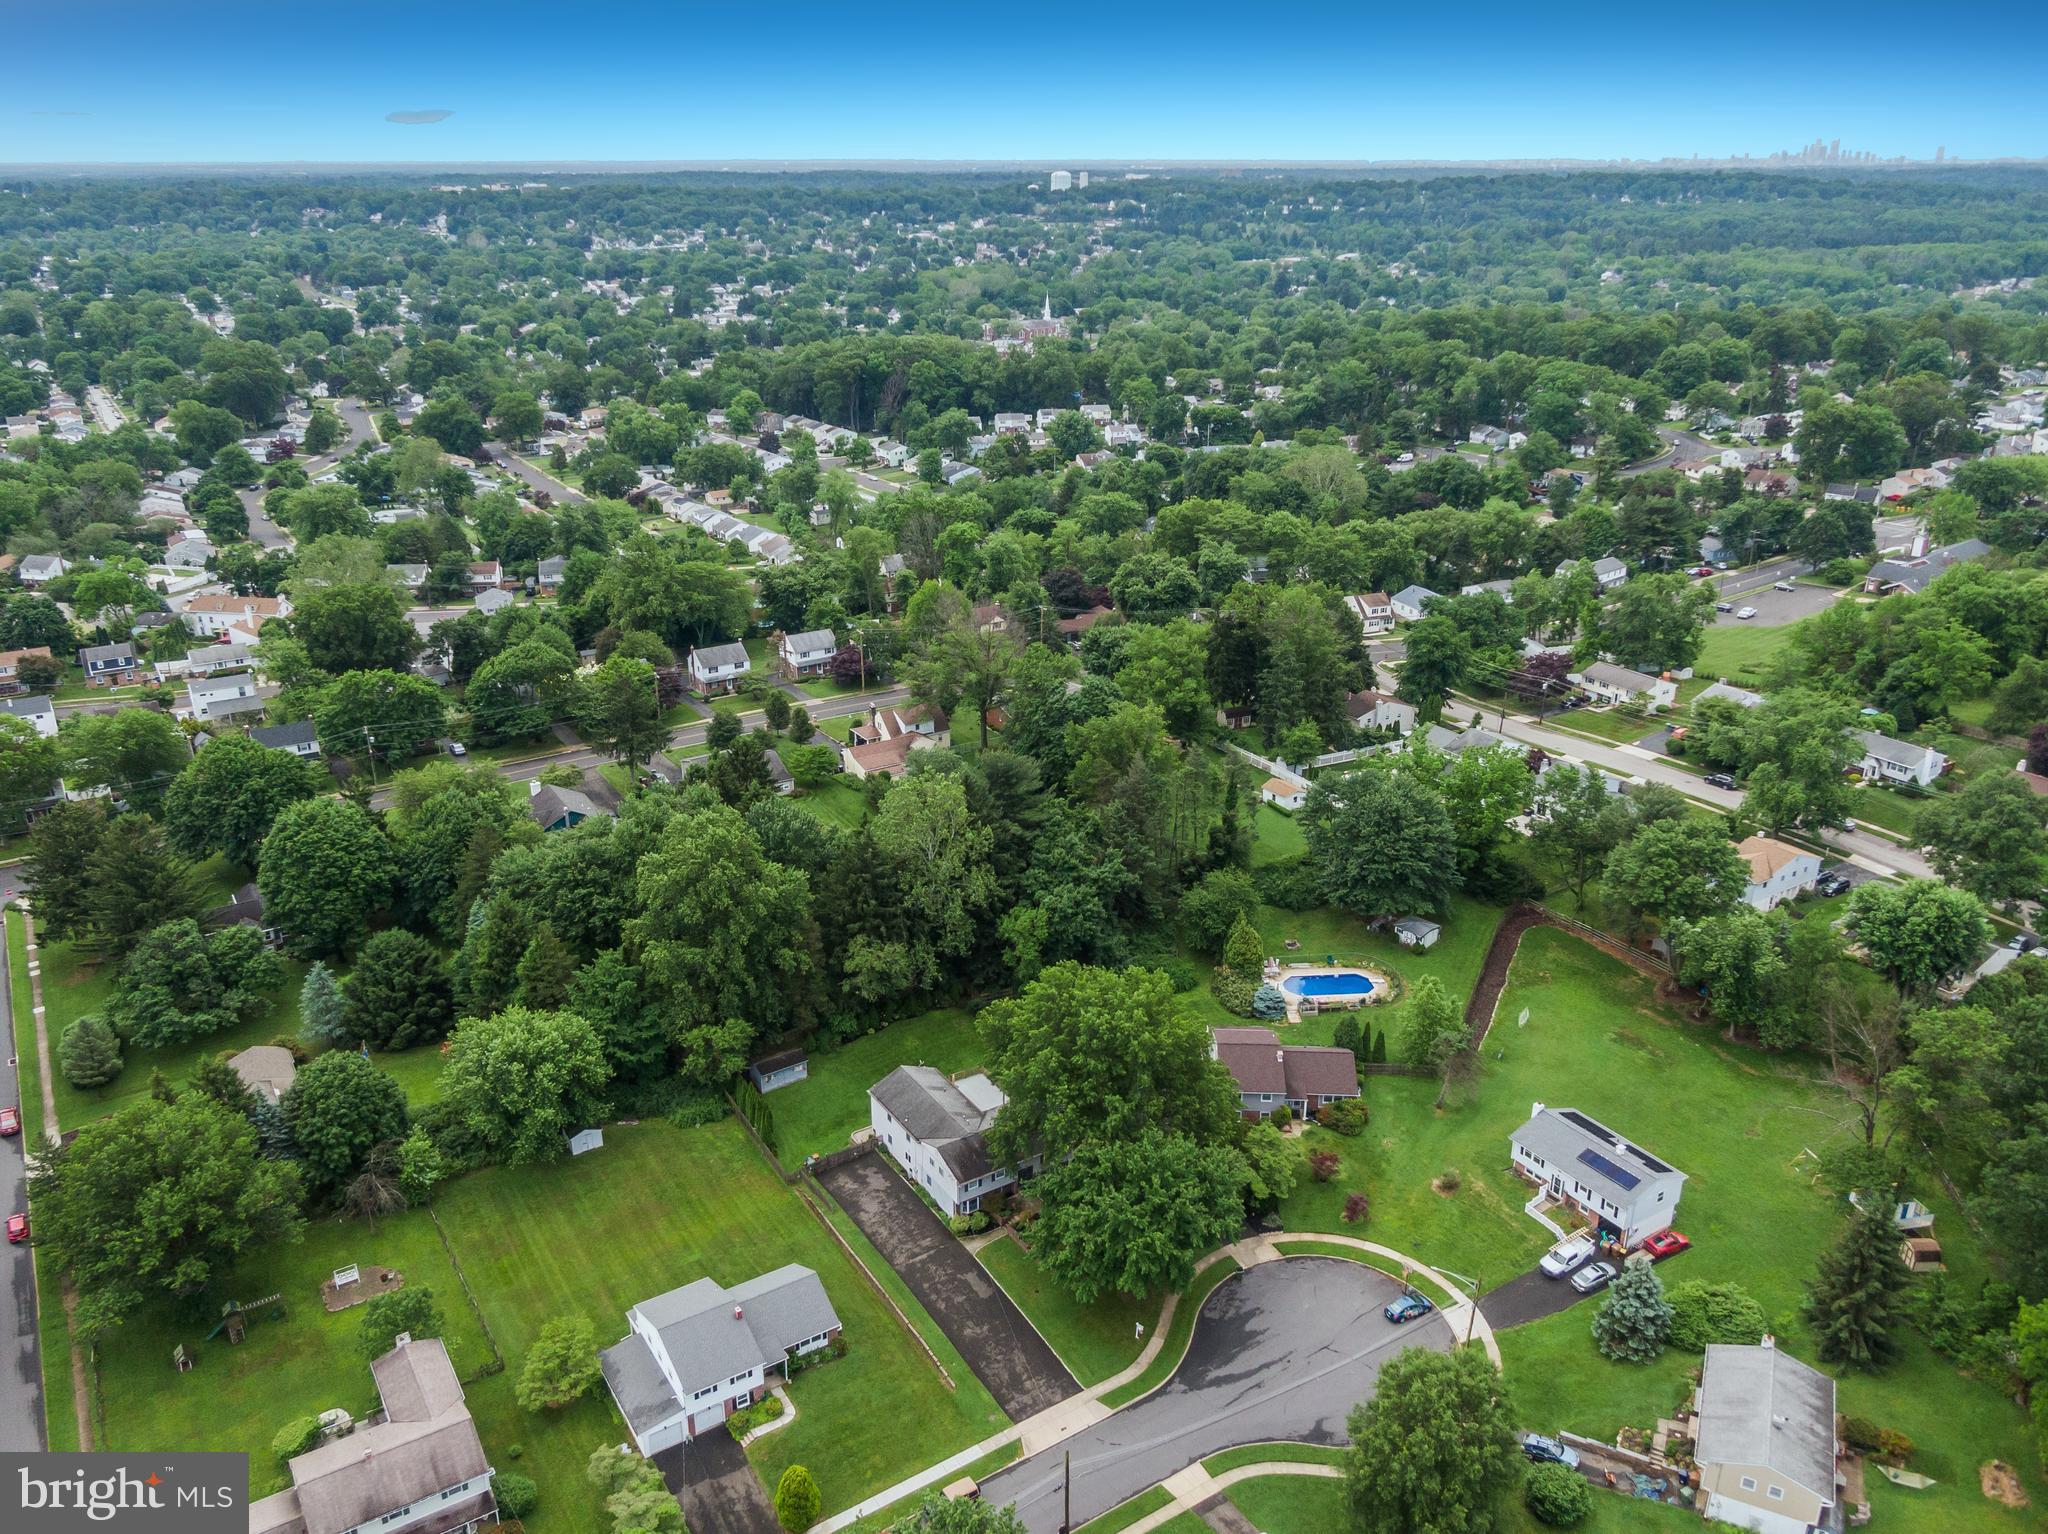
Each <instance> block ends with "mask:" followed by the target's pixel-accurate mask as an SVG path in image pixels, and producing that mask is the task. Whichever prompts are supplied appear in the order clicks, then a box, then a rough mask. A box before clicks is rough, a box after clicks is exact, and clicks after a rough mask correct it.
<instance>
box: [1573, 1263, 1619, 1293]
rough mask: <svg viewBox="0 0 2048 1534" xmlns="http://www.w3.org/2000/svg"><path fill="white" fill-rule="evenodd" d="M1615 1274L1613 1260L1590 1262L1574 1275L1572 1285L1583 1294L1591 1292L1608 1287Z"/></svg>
mask: <svg viewBox="0 0 2048 1534" xmlns="http://www.w3.org/2000/svg"><path fill="white" fill-rule="evenodd" d="M1614 1274H1615V1267H1614V1264H1613V1263H1611V1262H1589V1263H1587V1264H1586V1265H1585V1266H1584V1267H1583V1268H1581V1269H1579V1271H1578V1272H1576V1273H1574V1274H1573V1275H1572V1287H1573V1288H1574V1289H1576V1290H1578V1291H1579V1293H1581V1294H1591V1293H1592V1292H1593V1291H1594V1290H1595V1289H1604V1288H1606V1287H1607V1285H1608V1283H1609V1281H1611V1280H1612V1279H1613V1277H1614Z"/></svg>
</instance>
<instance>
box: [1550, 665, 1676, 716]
mask: <svg viewBox="0 0 2048 1534" xmlns="http://www.w3.org/2000/svg"><path fill="white" fill-rule="evenodd" d="M1565 680H1566V681H1568V682H1571V683H1573V684H1574V685H1576V686H1577V687H1579V688H1580V689H1581V690H1583V691H1584V692H1585V693H1586V694H1587V696H1589V697H1591V698H1593V699H1594V700H1596V701H1597V702H1601V703H1632V704H1635V705H1636V706H1637V707H1639V708H1646V709H1651V710H1656V709H1664V708H1669V707H1671V705H1672V704H1674V703H1676V702H1677V701H1678V684H1677V683H1676V682H1674V681H1671V680H1670V679H1669V678H1667V677H1661V676H1651V675H1650V674H1649V673H1648V672H1647V671H1632V670H1630V669H1629V668H1628V667H1627V666H1617V665H1615V664H1614V663H1613V662H1611V661H1604V660H1598V661H1595V662H1593V664H1592V665H1590V666H1588V667H1586V668H1585V669H1584V670H1583V671H1573V672H1569V673H1567V674H1566V676H1565Z"/></svg>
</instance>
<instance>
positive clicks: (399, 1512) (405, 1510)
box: [377, 1502, 412, 1523]
mask: <svg viewBox="0 0 2048 1534" xmlns="http://www.w3.org/2000/svg"><path fill="white" fill-rule="evenodd" d="M411 1514H412V1504H411V1503H409V1502H408V1503H407V1504H406V1505H405V1506H404V1507H395V1508H393V1509H392V1510H391V1511H390V1512H388V1513H386V1514H385V1515H384V1516H383V1517H382V1518H380V1519H378V1520H377V1521H378V1522H379V1523H397V1522H398V1521H399V1520H400V1519H401V1518H407V1517H410V1516H411Z"/></svg>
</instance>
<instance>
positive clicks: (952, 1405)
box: [437, 1119, 1004, 1527]
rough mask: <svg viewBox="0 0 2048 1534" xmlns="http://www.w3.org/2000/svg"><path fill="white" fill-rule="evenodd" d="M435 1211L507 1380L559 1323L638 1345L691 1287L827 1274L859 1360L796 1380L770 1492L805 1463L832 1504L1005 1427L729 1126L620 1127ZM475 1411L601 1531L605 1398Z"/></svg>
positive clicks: (487, 1178)
mask: <svg viewBox="0 0 2048 1534" xmlns="http://www.w3.org/2000/svg"><path fill="white" fill-rule="evenodd" d="M437 1212H438V1214H439V1216H440V1219H441V1223H442V1226H443V1228H444V1229H445V1230H446V1231H447V1233H448V1237H449V1240H450V1242H451V1243H452V1244H453V1246H454V1248H455V1250H456V1251H457V1252H458V1253H459V1254H460V1257H461V1261H462V1264H463V1268H464V1271H465V1273H466V1274H467V1276H468V1279H469V1282H470V1285H471V1287H472V1288H473V1289H474V1291H475V1293H476V1295H477V1297H478V1301H479V1303H480V1304H481V1306H482V1308H483V1313H484V1316H485V1318H486V1320H487V1321H488V1322H489V1324H490V1329H491V1332H492V1334H493V1335H494V1336H495V1337H496V1338H497V1339H498V1343H499V1345H500V1346H501V1347H502V1348H503V1349H504V1350H505V1353H506V1357H507V1360H508V1362H509V1364H510V1371H509V1372H508V1374H507V1376H506V1379H507V1380H510V1379H513V1378H516V1376H517V1370H518V1369H519V1367H520V1364H521V1362H522V1361H523V1359H524V1357H525V1352H526V1349H527V1348H528V1347H529V1346H530V1345H531V1344H532V1341H533V1339H534V1337H535V1335H536V1334H537V1333H538V1332H539V1330H540V1328H541V1326H542V1325H543V1323H545V1322H546V1321H548V1320H549V1319H550V1318H551V1317H554V1316H558V1315H564V1314H569V1313H580V1314H583V1315H586V1316H589V1317H590V1319H591V1320H592V1321H593V1322H594V1323H595V1325H596V1327H597V1333H598V1337H599V1339H600V1342H601V1343H602V1344H604V1345H609V1344H610V1343H612V1342H614V1341H616V1340H617V1339H618V1338H620V1337H622V1336H624V1335H625V1330H626V1327H625V1312H626V1309H627V1307H629V1306H631V1305H633V1304H635V1303H637V1302H639V1301H641V1300H645V1299H651V1298H652V1297H654V1296H655V1295H657V1294H660V1293H662V1292H664V1291H666V1290H668V1289H672V1288H675V1287H677V1286H678V1285H681V1284H686V1283H689V1282H690V1281H692V1280H693V1279H697V1278H701V1277H705V1276H707V1275H708V1276H709V1277H711V1278H714V1279H716V1280H718V1281H719V1282H720V1283H722V1284H736V1283H739V1282H740V1281H742V1280H744V1279H747V1278H752V1277H754V1276H755V1275H757V1274H760V1273H765V1272H768V1271H769V1270H770V1269H773V1268H777V1267H780V1266H782V1265H783V1264H784V1263H791V1262H796V1263H802V1264H804V1265H805V1266H807V1267H810V1268H814V1269H816V1270H817V1272H818V1274H819V1276H820V1277H821V1278H822V1279H823V1280H824V1282H825V1289H826V1292H827V1293H828V1294H829V1295H830V1296H831V1298H832V1304H833V1308H834V1309H835V1310H837V1312H838V1313H839V1318H840V1321H841V1323H842V1324H843V1326H844V1327H845V1336H846V1341H847V1347H848V1351H847V1355H846V1357H844V1358H842V1359H835V1360H832V1361H831V1362H828V1363H825V1364H822V1365H819V1366H817V1367H815V1368H813V1369H810V1370H807V1371H806V1372H804V1373H803V1374H800V1375H799V1376H798V1377H797V1379H796V1382H795V1383H794V1384H793V1385H792V1386H791V1387H790V1395H791V1399H792V1400H793V1401H794V1402H795V1404H796V1409H797V1416H796V1420H795V1421H794V1422H792V1423H791V1424H790V1425H789V1426H788V1427H786V1428H784V1429H782V1430H780V1431H778V1432H775V1433H771V1434H769V1435H768V1436H767V1437H765V1438H763V1439H761V1440H760V1441H759V1442H758V1443H757V1444H756V1445H755V1446H754V1449H753V1454H752V1457H753V1459H754V1463H755V1465H756V1466H757V1468H758V1469H759V1470H760V1472H761V1475H762V1476H763V1478H764V1479H765V1481H766V1482H767V1484H768V1485H769V1486H770V1487H771V1488H772V1487H773V1486H774V1485H775V1482H776V1480H777V1478H778V1477H779V1476H780V1475H781V1474H782V1471H783V1470H784V1469H785V1468H786V1467H787V1466H789V1465H791V1464H804V1465H808V1466H809V1467H810V1468H811V1470H812V1472H813V1474H815V1475H816V1476H817V1477H818V1482H819V1485H820V1487H821V1488H822V1490H823V1492H824V1496H825V1508H826V1511H827V1512H831V1511H835V1510H837V1509H839V1508H842V1507H846V1506H849V1505H851V1504H852V1503H854V1502H857V1501H859V1500H860V1499H861V1498H863V1497H865V1496H868V1495H870V1494H872V1493H874V1492H877V1491H880V1490H881V1489H882V1488H883V1487H885V1486H889V1485H891V1484H893V1483H894V1482H896V1481H898V1480H901V1479H902V1478H903V1477H905V1476H907V1475H909V1474H910V1473H911V1472H913V1471H915V1470H917V1469H919V1468H921V1467H922V1466H924V1465H927V1464H930V1463H931V1462H932V1461H934V1460H938V1459H943V1458H944V1457H945V1456H946V1455H948V1454H952V1453H954V1452H956V1451H957V1450H960V1449H963V1448H965V1447H967V1446H968V1445H969V1444H972V1443H975V1442H977V1441H979V1440H980V1439H982V1438H984V1437H986V1436H988V1435H989V1434H990V1433H992V1432H995V1431H996V1430H997V1429H999V1428H1000V1427H1001V1426H1002V1425H1003V1421H1004V1419H1003V1416H1002V1413H1001V1411H1000V1410H999V1409H998V1408H997V1406H996V1404H995V1402H994V1400H993V1399H992V1398H991V1397H990V1396H989V1395H988V1393H987V1392H986V1391H985V1390H983V1389H982V1387H981V1386H980V1384H979V1383H978V1382H976V1381H975V1380H974V1379H973V1378H972V1377H971V1376H970V1377H967V1378H965V1379H962V1380H960V1381H959V1384H958V1388H957V1389H955V1390H948V1389H947V1388H946V1385H945V1382H944V1381H943V1380H942V1379H941V1378H940V1377H939V1374H938V1372H937V1371H936V1370H935V1369H933V1367H932V1365H931V1362H930V1360H929V1359H927V1358H926V1357H925V1355H924V1353H923V1351H922V1350H921V1349H919V1348H918V1347H917V1346H916V1345H915V1344H914V1343H913V1342H912V1341H911V1339H910V1338H909V1337H908V1336H907V1335H906V1334H905V1333H904V1331H903V1329H902V1327H901V1325H900V1324H899V1323H898V1322H897V1320H896V1318H895V1316H894V1315H893V1314H892V1313H891V1312H890V1311H889V1310H888V1309H887V1308H886V1307H885V1306H884V1305H883V1303H882V1301H881V1299H880V1297H879V1296H878V1295H877V1294H876V1293H875V1291H874V1289H873V1288H872V1287H870V1286H869V1284H868V1281H867V1279H866V1278H865V1277H864V1276H862V1274H861V1273H860V1272H859V1271H858V1270H857V1269H856V1268H855V1267H854V1266H853V1264H852V1263H851V1262H850V1261H849V1260H848V1259H847V1258H846V1256H845V1254H844V1253H843V1252H842V1251H841V1249H840V1247H839V1246H838V1244H837V1243H836V1242H835V1241H834V1240H833V1239H832V1237H831V1235H830V1234H829V1233H828V1232H827V1231H826V1230H825V1228H824V1227H823V1226H822V1225H820V1224H819V1223H818V1221H817V1219H816V1218H815V1217H814V1216H813V1215H812V1214H811V1213H810V1211H809V1210H808V1209H806V1208H805V1206H804V1204H803V1202H802V1200H801V1199H800V1198H799V1197H798V1196H797V1195H796V1193H794V1192H793V1191H792V1190H790V1189H789V1188H787V1187H785V1186H784V1185H783V1184H782V1182H781V1181H780V1180H779V1179H778V1178H776V1177H775V1175H774V1174H773V1173H772V1172H771V1171H770V1170H769V1169H768V1166H767V1164H766V1163H765V1162H764V1161H763V1160H762V1159H761V1157H760V1155H759V1153H758V1152H757V1151H756V1150H755V1149H754V1148H753V1146H752V1144H751V1143H750V1142H749V1141H748V1139H747V1137H746V1134H745V1132H744V1130H742V1128H741V1127H740V1126H739V1124H738V1123H736V1122H734V1121H732V1120H729V1119H728V1120H725V1121H723V1122H721V1123H718V1124H714V1125H710V1126H708V1127H705V1128H700V1129H691V1130H678V1129H675V1128H672V1127H670V1126H668V1125H666V1124H661V1123H648V1124H641V1125H636V1126H617V1125H615V1126H612V1127H610V1128H608V1129H607V1130H606V1131H605V1145H604V1148H603V1149H602V1150H599V1151H595V1152H592V1153H590V1154H588V1155H584V1156H580V1157H577V1158H576V1159H574V1160H573V1161H565V1162H558V1163H554V1164H551V1165H548V1166H542V1167H524V1168H517V1169H493V1170H489V1171H485V1172H480V1173H477V1174H475V1175H473V1176H470V1177H466V1178H463V1179H461V1180H460V1181H458V1182H456V1183H455V1184H453V1185H452V1186H450V1187H449V1188H447V1189H446V1190H445V1192H444V1193H443V1194H442V1196H441V1198H440V1200H439V1204H438V1207H437ZM478 1410H479V1417H480V1418H482V1419H483V1420H484V1421H485V1426H486V1429H487V1432H490V1433H495V1434H497V1435H498V1439H497V1441H500V1442H503V1441H507V1440H509V1439H512V1438H517V1439H518V1440H519V1441H521V1442H523V1443H524V1445H525V1447H526V1457H525V1463H524V1465H523V1466H522V1468H524V1469H525V1470H526V1472H527V1473H528V1474H530V1475H533V1476H534V1477H535V1479H536V1480H539V1481H540V1482H541V1485H542V1486H543V1488H547V1487H549V1486H556V1487H558V1488H561V1489H563V1490H565V1491H566V1493H567V1496H568V1497H569V1498H570V1499H573V1500H576V1501H577V1505H579V1506H583V1505H585V1504H589V1505H588V1508H587V1512H586V1515H585V1516H584V1517H582V1518H579V1519H578V1520H576V1525H575V1526H577V1527H590V1526H591V1520H593V1519H594V1518H595V1514H596V1509H595V1505H594V1503H590V1500H589V1499H588V1498H587V1497H586V1496H585V1495H584V1493H583V1491H582V1490H581V1487H582V1473H583V1464H584V1462H585V1460H587V1459H588V1457H589V1455H590V1451H591V1450H592V1449H594V1448H596V1447H598V1446H599V1445H600V1444H603V1443H611V1442H617V1441H618V1440H619V1438H620V1436H621V1430H620V1429H619V1427H618V1425H617V1423H616V1420H615V1415H614V1413H613V1412H612V1409H611V1406H610V1404H609V1402H608V1401H605V1400H592V1401H587V1402H584V1403H582V1404H580V1405H579V1406H577V1407H576V1408H574V1409H573V1410H572V1411H571V1412H569V1413H568V1414H566V1416H564V1417H562V1418H560V1419H556V1418H548V1419H541V1418H537V1417H535V1416H533V1415H531V1414H528V1413H525V1412H521V1411H518V1410H517V1408H516V1407H513V1406H511V1405H510V1396H509V1393H507V1394H506V1395H505V1397H504V1400H503V1401H502V1402H500V1401H498V1400H497V1399H496V1392H495V1391H494V1392H492V1393H491V1394H490V1395H488V1396H486V1398H485V1399H484V1401H483V1402H482V1404H480V1405H479V1408H478ZM545 1506H546V1504H545V1502H543V1509H545Z"/></svg>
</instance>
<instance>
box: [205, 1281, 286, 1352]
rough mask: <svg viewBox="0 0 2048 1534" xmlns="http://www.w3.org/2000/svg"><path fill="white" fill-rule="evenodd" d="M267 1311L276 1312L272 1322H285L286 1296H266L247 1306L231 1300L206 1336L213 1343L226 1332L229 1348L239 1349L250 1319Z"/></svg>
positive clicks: (221, 1310) (222, 1308)
mask: <svg viewBox="0 0 2048 1534" xmlns="http://www.w3.org/2000/svg"><path fill="white" fill-rule="evenodd" d="M265 1311H275V1312H276V1314H275V1315H274V1316H272V1317H271V1319H272V1320H277V1321H281V1320H283V1319H284V1296H283V1295H281V1294H266V1295H265V1296H264V1297H263V1298H262V1299H260V1300H250V1301H248V1302H247V1303H246V1304H245V1303H243V1302H242V1301H240V1300H229V1301H228V1302H227V1304H225V1305H223V1306H221V1308H220V1321H219V1322H218V1323H217V1324H216V1325H215V1326H214V1328H213V1330H212V1331H210V1332H208V1333H207V1334H206V1340H207V1341H208V1342H211V1341H213V1339H214V1338H216V1337H218V1336H220V1334H221V1333H223V1332H225V1333H227V1338H228V1346H230V1347H239V1346H240V1345H241V1342H242V1339H243V1337H245V1336H246V1335H247V1334H248V1330H249V1318H250V1317H252V1316H256V1317H261V1316H262V1314H263V1313H264V1312H265Z"/></svg>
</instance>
